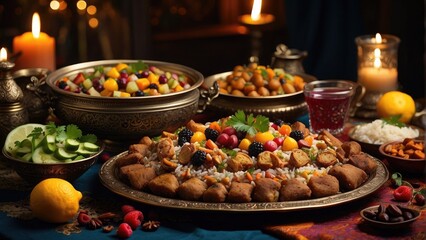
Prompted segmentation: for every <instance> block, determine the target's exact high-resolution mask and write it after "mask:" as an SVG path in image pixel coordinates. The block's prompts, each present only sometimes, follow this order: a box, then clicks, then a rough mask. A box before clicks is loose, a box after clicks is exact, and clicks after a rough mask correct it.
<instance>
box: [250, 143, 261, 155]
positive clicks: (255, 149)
mask: <svg viewBox="0 0 426 240" xmlns="http://www.w3.org/2000/svg"><path fill="white" fill-rule="evenodd" d="M263 150H264V149H263V145H262V144H261V143H260V142H253V143H252V144H250V146H249V148H248V152H249V155H250V156H251V157H257V155H259V153H261V152H263Z"/></svg>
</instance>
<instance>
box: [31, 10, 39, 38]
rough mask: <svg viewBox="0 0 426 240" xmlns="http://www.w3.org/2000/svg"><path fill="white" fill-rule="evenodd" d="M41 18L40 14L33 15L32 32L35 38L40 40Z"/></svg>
mask: <svg viewBox="0 0 426 240" xmlns="http://www.w3.org/2000/svg"><path fill="white" fill-rule="evenodd" d="M40 25H41V24H40V16H39V15H38V13H36V12H35V13H34V14H33V23H32V32H33V36H34V37H35V38H39V37H40Z"/></svg>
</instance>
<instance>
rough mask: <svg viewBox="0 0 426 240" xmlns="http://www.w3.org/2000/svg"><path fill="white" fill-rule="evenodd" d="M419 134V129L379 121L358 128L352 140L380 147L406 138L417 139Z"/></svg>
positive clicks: (353, 133)
mask: <svg viewBox="0 0 426 240" xmlns="http://www.w3.org/2000/svg"><path fill="white" fill-rule="evenodd" d="M419 134H420V133H419V130H418V129H414V128H411V127H397V126H394V125H390V124H387V123H386V122H385V121H383V120H380V119H378V120H374V121H373V122H371V123H367V124H361V125H359V126H357V127H356V128H355V130H354V131H353V132H352V135H351V138H352V139H354V140H356V141H359V142H364V143H371V144H378V145H380V144H383V143H387V142H393V141H402V140H404V138H417V137H418V136H419Z"/></svg>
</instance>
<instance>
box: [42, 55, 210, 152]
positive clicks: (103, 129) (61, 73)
mask: <svg viewBox="0 0 426 240" xmlns="http://www.w3.org/2000/svg"><path fill="white" fill-rule="evenodd" d="M140 62H143V64H146V65H148V66H150V67H151V66H155V67H156V68H158V69H161V70H162V71H168V72H173V73H177V74H181V75H184V76H185V77H187V78H188V86H185V87H183V88H182V89H179V91H170V92H168V93H166V94H152V95H150V94H148V93H145V96H140V95H138V94H137V93H136V92H133V93H132V95H131V96H130V95H129V94H128V93H123V92H121V93H118V94H117V92H118V91H114V93H113V95H112V96H111V95H109V96H108V95H107V94H104V91H100V90H99V91H97V92H95V93H94V94H93V92H92V90H87V91H85V92H86V93H83V92H80V93H78V92H73V91H66V89H67V88H68V87H67V86H65V89H64V87H62V88H61V87H60V84H61V83H59V84H58V81H60V80H61V79H64V78H68V77H69V79H70V80H72V78H76V77H74V76H78V75H79V74H80V73H81V72H86V73H87V72H90V71H95V70H96V69H99V68H113V67H115V66H119V65H120V66H122V65H123V64H127V65H131V64H140ZM121 72H123V71H121ZM120 74H121V73H120ZM70 76H73V77H70ZM87 78H89V77H86V79H87ZM109 78H111V77H108V76H107V77H105V80H107V79H109ZM137 78H144V77H143V76H138V77H137ZM118 80H119V79H117V82H118V84H120V82H119V81H118ZM160 81H161V79H160ZM203 81H204V77H203V75H202V74H201V73H199V72H198V71H196V70H194V69H192V68H189V67H186V66H183V65H179V64H174V63H168V62H160V61H150V60H103V61H94V62H85V63H80V64H75V65H71V66H67V67H64V68H61V69H59V70H56V71H54V72H52V73H51V74H50V75H49V76H48V77H47V79H46V83H47V85H48V86H49V87H50V88H51V90H52V91H53V100H52V101H51V105H52V107H53V108H54V113H55V114H56V116H57V117H58V118H59V120H61V121H63V122H64V123H73V124H76V125H78V126H80V127H81V128H82V130H83V131H90V132H93V133H94V134H96V135H97V136H98V137H99V138H101V139H104V140H107V141H106V143H108V142H110V146H113V145H114V144H115V143H122V142H127V143H128V142H132V141H133V142H134V141H137V140H139V139H140V138H141V137H142V136H145V135H149V136H156V135H160V134H161V132H162V131H164V130H165V131H174V130H176V129H177V128H178V127H179V126H182V125H183V124H184V123H186V122H187V121H189V120H190V119H191V117H193V116H194V115H195V114H196V113H197V112H202V111H203V110H204V109H205V107H206V105H207V104H209V101H210V100H211V99H213V98H214V97H216V96H217V94H218V89H217V85H216V86H211V87H210V88H208V89H202V88H201V85H202V84H203ZM110 82H112V83H113V84H116V83H114V81H110ZM93 84H94V82H93ZM58 85H59V86H58ZM83 85H84V83H83ZM161 85H163V84H158V86H161ZM166 85H167V84H166ZM89 86H90V85H89ZM104 86H105V88H109V87H110V86H107V85H104ZM157 90H158V91H159V92H161V90H162V89H161V88H160V89H158V87H157ZM129 92H132V91H131V90H130V91H129ZM120 94H121V95H120ZM143 94H144V93H142V95H143ZM123 96H124V97H123Z"/></svg>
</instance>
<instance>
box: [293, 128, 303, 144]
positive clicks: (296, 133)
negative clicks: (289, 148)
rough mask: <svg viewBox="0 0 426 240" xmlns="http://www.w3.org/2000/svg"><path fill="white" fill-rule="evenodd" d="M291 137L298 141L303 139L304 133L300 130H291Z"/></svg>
mask: <svg viewBox="0 0 426 240" xmlns="http://www.w3.org/2000/svg"><path fill="white" fill-rule="evenodd" d="M290 137H291V138H293V139H294V140H296V141H299V140H300V139H303V133H302V132H301V131H299V130H294V131H291V133H290Z"/></svg>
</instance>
